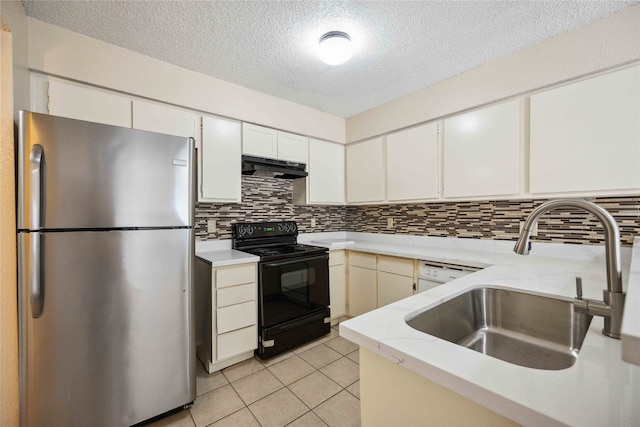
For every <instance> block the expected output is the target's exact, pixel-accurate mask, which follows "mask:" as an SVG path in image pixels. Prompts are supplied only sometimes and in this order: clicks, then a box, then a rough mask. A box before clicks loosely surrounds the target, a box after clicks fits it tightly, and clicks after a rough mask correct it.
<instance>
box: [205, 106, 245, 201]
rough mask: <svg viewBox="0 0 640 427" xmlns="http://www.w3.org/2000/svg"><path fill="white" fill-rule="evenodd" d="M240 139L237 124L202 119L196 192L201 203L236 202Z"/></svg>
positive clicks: (240, 180) (226, 120) (240, 186)
mask: <svg viewBox="0 0 640 427" xmlns="http://www.w3.org/2000/svg"><path fill="white" fill-rule="evenodd" d="M241 136H242V133H241V126H240V122H239V121H236V120H228V119H223V118H220V117H208V116H204V117H202V144H201V145H202V147H201V148H200V150H199V157H200V165H199V171H200V173H199V175H200V176H199V178H200V183H199V184H200V185H199V189H200V191H199V192H198V195H199V199H200V200H201V201H213V202H240V200H241V188H242V185H241V184H242V179H241V159H242V149H241V146H242V141H241Z"/></svg>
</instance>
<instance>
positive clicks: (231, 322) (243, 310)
mask: <svg viewBox="0 0 640 427" xmlns="http://www.w3.org/2000/svg"><path fill="white" fill-rule="evenodd" d="M257 311H258V308H257V307H256V302H255V301H248V302H243V303H241V304H236V305H230V306H228V307H223V308H219V309H217V310H216V321H217V325H218V327H217V332H218V333H219V334H224V333H225V332H229V331H234V330H236V329H240V328H244V327H247V326H251V325H254V324H255V323H256V321H257V319H258V313H257Z"/></svg>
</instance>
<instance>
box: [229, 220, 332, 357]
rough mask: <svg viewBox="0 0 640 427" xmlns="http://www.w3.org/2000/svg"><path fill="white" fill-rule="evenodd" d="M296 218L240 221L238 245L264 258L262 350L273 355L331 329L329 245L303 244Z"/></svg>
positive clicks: (260, 291)
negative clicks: (250, 221) (299, 239)
mask: <svg viewBox="0 0 640 427" xmlns="http://www.w3.org/2000/svg"><path fill="white" fill-rule="evenodd" d="M297 236H298V227H297V224H296V223H295V222H293V221H282V222H260V223H235V224H234V225H233V247H234V249H238V250H241V251H243V252H247V253H250V254H253V255H256V256H259V257H260V262H259V263H258V319H259V324H258V331H259V337H258V341H259V343H258V350H257V351H256V352H257V354H258V355H259V356H260V357H261V358H263V359H266V358H269V357H272V356H275V355H277V354H280V353H283V352H285V351H288V350H290V349H291V348H294V347H296V346H299V345H301V344H304V343H306V342H309V341H311V340H313V339H316V338H318V337H320V336H323V335H325V334H327V333H329V332H330V328H331V324H330V319H331V313H330V309H329V250H328V249H326V248H322V247H318V246H311V245H302V244H298V243H297Z"/></svg>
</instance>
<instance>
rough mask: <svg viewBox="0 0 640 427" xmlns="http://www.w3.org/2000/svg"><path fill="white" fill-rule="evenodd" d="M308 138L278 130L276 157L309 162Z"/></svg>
mask: <svg viewBox="0 0 640 427" xmlns="http://www.w3.org/2000/svg"><path fill="white" fill-rule="evenodd" d="M307 147H308V139H307V138H305V137H304V136H300V135H294V134H292V133H287V132H281V131H278V159H279V160H289V161H291V162H298V163H304V164H307V163H309V159H308V157H309V156H308V148H307Z"/></svg>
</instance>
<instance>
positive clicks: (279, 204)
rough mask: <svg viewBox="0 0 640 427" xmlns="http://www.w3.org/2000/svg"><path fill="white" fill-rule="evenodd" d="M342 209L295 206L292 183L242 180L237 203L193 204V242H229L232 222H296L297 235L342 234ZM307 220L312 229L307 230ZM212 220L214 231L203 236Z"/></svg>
mask: <svg viewBox="0 0 640 427" xmlns="http://www.w3.org/2000/svg"><path fill="white" fill-rule="evenodd" d="M346 215H347V211H346V209H345V207H344V206H297V205H294V204H293V182H292V181H290V180H285V179H278V178H268V177H262V176H243V177H242V202H241V203H197V204H196V239H197V240H209V239H230V238H231V224H233V223H234V222H259V221H284V220H287V221H297V222H298V230H299V231H300V233H309V232H319V231H344V230H345V227H346V222H347V221H346ZM311 218H315V219H316V226H315V227H311ZM208 219H215V220H216V227H217V230H216V232H215V233H207V220H208Z"/></svg>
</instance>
